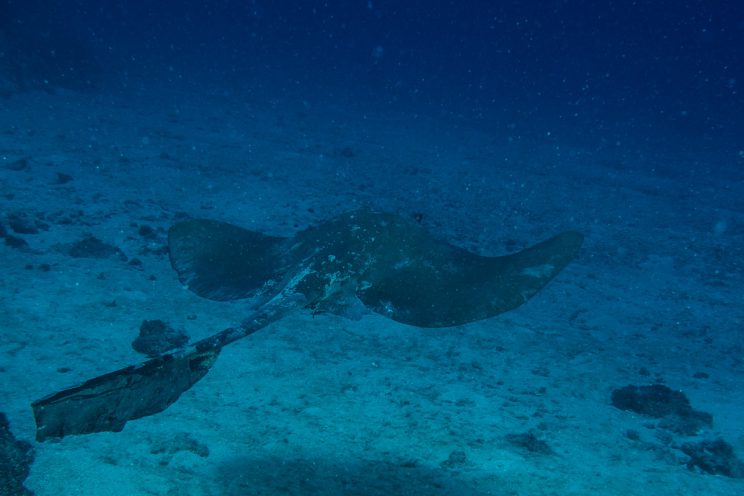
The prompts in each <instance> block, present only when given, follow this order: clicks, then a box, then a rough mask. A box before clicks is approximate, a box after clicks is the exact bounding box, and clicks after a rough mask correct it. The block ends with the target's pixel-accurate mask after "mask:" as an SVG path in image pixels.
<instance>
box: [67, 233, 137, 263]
mask: <svg viewBox="0 0 744 496" xmlns="http://www.w3.org/2000/svg"><path fill="white" fill-rule="evenodd" d="M57 249H59V251H61V252H62V253H65V254H67V255H69V256H71V257H74V258H109V257H112V256H116V255H118V256H119V258H120V259H122V260H126V258H127V257H126V255H124V252H122V251H121V250H120V249H119V248H117V247H116V246H114V245H110V244H108V243H106V242H104V241H101V240H100V239H98V238H96V237H95V236H92V235H90V234H89V235H86V236H85V237H84V238H83V239H81V240H79V241H75V242H74V243H68V244H64V245H57Z"/></svg>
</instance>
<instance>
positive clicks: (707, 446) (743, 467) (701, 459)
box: [682, 438, 744, 478]
mask: <svg viewBox="0 0 744 496" xmlns="http://www.w3.org/2000/svg"><path fill="white" fill-rule="evenodd" d="M682 452H683V453H684V454H686V455H687V456H689V457H690V459H689V460H688V461H687V468H689V469H690V470H695V469H699V470H701V471H703V472H705V473H707V474H713V475H725V476H726V477H735V478H744V462H742V461H741V460H740V459H739V458H737V456H736V453H734V448H733V447H732V446H731V445H730V444H729V443H727V442H726V441H724V440H723V439H720V438H719V439H715V440H713V441H701V442H699V443H685V444H683V445H682Z"/></svg>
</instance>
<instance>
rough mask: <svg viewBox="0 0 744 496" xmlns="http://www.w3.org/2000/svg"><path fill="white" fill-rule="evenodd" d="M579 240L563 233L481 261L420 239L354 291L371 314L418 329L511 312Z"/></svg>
mask: <svg viewBox="0 0 744 496" xmlns="http://www.w3.org/2000/svg"><path fill="white" fill-rule="evenodd" d="M583 239H584V237H583V236H582V235H581V234H580V233H578V232H575V231H566V232H563V233H561V234H558V235H557V236H554V237H552V238H550V239H548V240H546V241H543V242H542V243H538V244H536V245H534V246H532V247H530V248H527V249H525V250H522V251H520V252H517V253H514V254H511V255H506V256H502V257H483V256H479V255H476V254H474V253H470V252H467V251H465V250H463V249H460V248H457V247H454V246H452V245H449V244H447V243H443V242H441V241H437V240H434V239H429V238H428V237H425V236H420V237H419V238H418V239H417V240H416V242H415V243H411V242H409V243H406V244H405V245H404V248H403V249H401V247H399V246H391V247H389V249H388V251H390V252H393V253H397V254H400V255H398V256H396V257H393V258H390V260H391V263H388V264H387V265H382V266H381V267H380V269H379V270H377V271H376V272H374V273H373V274H371V277H370V279H371V280H370V281H369V283H368V285H367V286H366V287H365V288H364V289H362V290H360V291H358V295H359V298H360V299H361V301H362V302H364V304H365V305H367V307H368V308H370V309H371V310H373V311H375V312H377V313H380V314H382V315H385V316H387V317H389V318H391V319H393V320H396V321H398V322H402V323H405V324H410V325H414V326H418V327H448V326H455V325H461V324H466V323H468V322H473V321H476V320H481V319H486V318H489V317H493V316H495V315H498V314H500V313H503V312H507V311H509V310H512V309H514V308H516V307H518V306H519V305H521V304H523V303H524V302H526V301H527V300H528V299H530V298H531V297H532V296H534V295H535V294H536V293H537V292H538V291H540V290H541V289H542V288H543V287H544V286H545V285H546V284H547V283H548V282H550V280H551V279H553V278H554V277H555V276H556V275H558V273H560V272H561V271H562V270H563V269H564V268H565V267H566V265H568V263H569V262H570V261H571V260H573V258H574V257H575V256H576V254H577V253H578V251H579V248H580V247H581V244H582V241H583Z"/></svg>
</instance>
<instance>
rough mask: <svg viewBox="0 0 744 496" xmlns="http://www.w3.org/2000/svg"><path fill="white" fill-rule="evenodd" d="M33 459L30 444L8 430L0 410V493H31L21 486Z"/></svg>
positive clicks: (12, 495) (15, 495)
mask: <svg viewBox="0 0 744 496" xmlns="http://www.w3.org/2000/svg"><path fill="white" fill-rule="evenodd" d="M33 461H34V455H33V451H31V445H30V444H29V443H27V442H26V441H18V440H17V439H16V438H15V437H14V436H13V433H12V432H10V424H9V423H8V419H7V418H6V417H5V414H4V413H2V412H0V494H2V495H3V496H25V495H30V494H33V493H32V492H31V491H29V490H28V489H26V488H25V487H23V481H24V480H26V477H28V473H29V470H30V468H29V467H30V466H31V463H32V462H33Z"/></svg>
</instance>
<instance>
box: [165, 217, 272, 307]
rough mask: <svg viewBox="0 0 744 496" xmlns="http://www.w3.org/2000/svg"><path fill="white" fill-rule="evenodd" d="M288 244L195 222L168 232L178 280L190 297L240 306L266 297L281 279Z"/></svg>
mask: <svg viewBox="0 0 744 496" xmlns="http://www.w3.org/2000/svg"><path fill="white" fill-rule="evenodd" d="M286 239H287V238H279V237H275V236H267V235H265V234H262V233H259V232H256V231H249V230H248V229H243V228H242V227H238V226H234V225H232V224H227V223H225V222H219V221H214V220H206V219H192V220H187V221H183V222H179V223H178V224H175V225H174V226H173V227H171V228H170V230H169V231H168V249H169V254H170V261H171V265H172V266H173V269H174V270H175V271H176V272H177V273H178V278H179V280H180V281H181V282H182V283H183V284H185V285H187V286H188V288H189V289H190V290H191V291H193V292H194V293H196V294H198V295H199V296H202V297H204V298H210V299H212V300H221V301H225V300H237V299H241V298H252V297H257V296H259V297H260V296H263V294H262V293H265V292H269V291H270V289H271V285H272V284H273V283H277V282H278V281H280V280H281V279H282V277H283V276H284V273H285V270H286V269H285V268H284V267H283V266H282V260H283V258H284V257H283V256H282V254H281V252H282V249H281V246H282V244H283V242H285V241H286Z"/></svg>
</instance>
